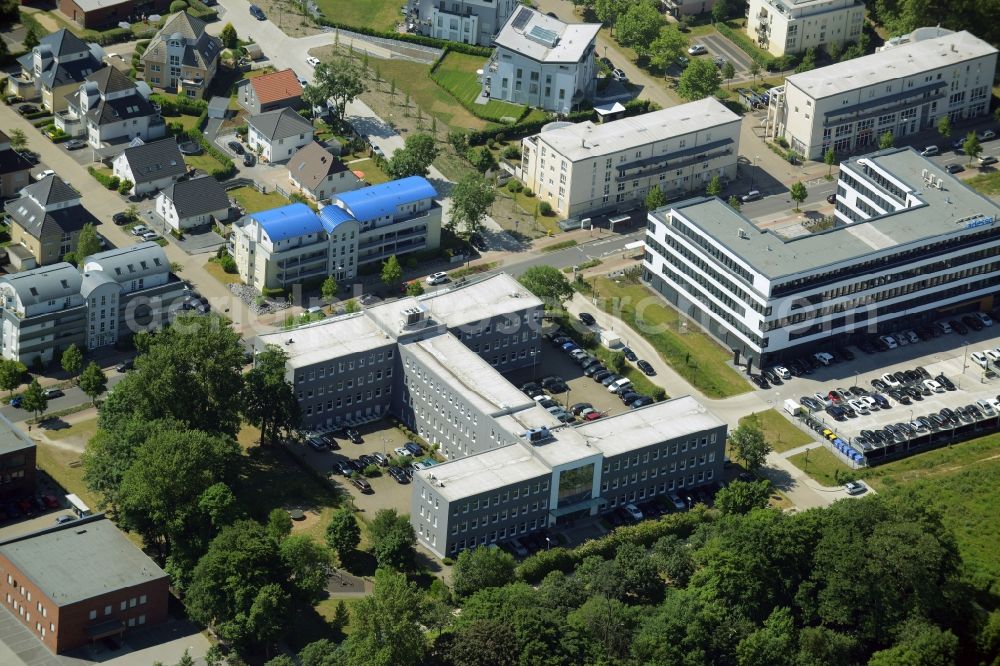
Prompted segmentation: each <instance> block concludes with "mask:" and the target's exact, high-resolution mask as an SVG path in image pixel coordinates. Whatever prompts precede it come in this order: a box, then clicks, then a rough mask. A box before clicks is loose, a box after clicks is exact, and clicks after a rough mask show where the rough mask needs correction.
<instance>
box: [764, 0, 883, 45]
mask: <svg viewBox="0 0 1000 666" xmlns="http://www.w3.org/2000/svg"><path fill="white" fill-rule="evenodd" d="M864 20H865V5H864V3H863V2H860V1H858V0H812V1H810V2H797V3H794V4H793V3H791V2H786V1H785V0H750V2H749V5H748V6H747V27H746V31H747V35H748V36H749V37H750V38H751V39H753V40H754V41H756V42H757V44H758V45H759V46H760V47H761V48H764V49H767V51H768V52H769V53H771V54H773V55H776V56H780V55H784V54H786V53H802V52H804V51H805V50H806V49H809V48H816V47H817V46H825V45H828V44H834V43H837V44H840V45H841V46H843V45H844V43H845V42H855V41H857V40H858V39H859V38H860V37H861V31H862V28H863V27H864Z"/></svg>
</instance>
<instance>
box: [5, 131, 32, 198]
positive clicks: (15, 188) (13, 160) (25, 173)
mask: <svg viewBox="0 0 1000 666" xmlns="http://www.w3.org/2000/svg"><path fill="white" fill-rule="evenodd" d="M30 182H31V162H29V161H28V159H27V158H26V157H25V156H24V155H22V154H21V153H19V152H17V151H16V150H14V149H13V148H11V145H10V137H9V136H7V135H6V134H4V133H3V132H0V199H9V198H10V197H13V196H14V195H16V194H17V193H18V192H20V191H21V188H22V187H24V186H25V185H27V184H28V183H30Z"/></svg>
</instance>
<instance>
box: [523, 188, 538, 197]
mask: <svg viewBox="0 0 1000 666" xmlns="http://www.w3.org/2000/svg"><path fill="white" fill-rule="evenodd" d="M524 196H526V197H528V198H529V199H530V198H531V197H533V196H535V193H534V192H532V191H531V188H530V187H526V188H524Z"/></svg>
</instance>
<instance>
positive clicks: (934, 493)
mask: <svg viewBox="0 0 1000 666" xmlns="http://www.w3.org/2000/svg"><path fill="white" fill-rule="evenodd" d="M789 461H790V462H792V463H793V464H794V465H796V466H797V467H799V468H800V469H803V470H804V471H806V472H807V473H808V474H809V475H810V476H812V477H813V478H814V479H816V480H817V481H819V482H821V483H824V484H827V485H833V484H834V483H835V478H834V475H835V474H836V473H837V472H838V471H839V472H840V475H841V479H840V480H841V481H843V480H844V479H850V478H859V479H864V480H865V482H866V483H868V484H869V485H870V486H872V487H873V488H874V489H875V490H877V491H878V492H880V493H892V492H897V491H902V490H906V491H910V492H914V493H916V494H917V495H918V496H919V497H920V498H922V499H924V500H926V501H927V502H928V503H929V504H930V505H931V506H933V507H935V508H936V509H937V510H938V511H939V512H940V513H941V515H942V518H943V521H944V523H945V524H946V525H948V526H949V527H950V528H951V529H952V530H953V531H954V532H955V537H956V540H957V542H958V547H959V550H960V551H961V553H962V559H963V561H964V564H965V572H966V577H967V578H968V579H969V580H970V581H971V582H972V583H973V584H974V585H975V586H976V587H977V588H979V589H988V590H990V591H991V592H992V593H993V594H1000V549H998V548H997V547H996V544H998V543H1000V521H997V519H996V516H997V515H1000V492H998V486H997V483H996V480H997V479H998V478H1000V434H993V435H988V436H986V437H980V438H977V439H972V440H969V441H967V442H963V443H960V444H955V445H953V446H947V447H944V448H941V449H935V450H933V451H927V452H925V453H920V454H917V455H914V456H910V457H908V458H904V459H902V460H897V461H895V462H891V463H887V464H885V465H879V466H877V467H871V468H868V469H860V470H856V471H851V470H849V469H848V468H847V466H846V465H844V464H842V463H841V462H840V461H839V460H838V459H837V458H836V457H835V456H834V455H833V454H832V453H830V452H829V451H828V450H827V449H825V448H823V449H814V450H812V451H809V462H808V463H806V462H805V454H799V455H797V456H793V457H792V458H790V459H789Z"/></svg>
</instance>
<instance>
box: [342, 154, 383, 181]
mask: <svg viewBox="0 0 1000 666" xmlns="http://www.w3.org/2000/svg"><path fill="white" fill-rule="evenodd" d="M347 168H348V169H350V170H351V171H360V172H362V173H363V174H364V175H365V176H364V179H365V180H366V181H367V182H368V184H369V185H378V184H379V183H385V182H388V180H389V176H388V175H386V173H385V171H382V169H381V168H380V167H379V165H377V164H375V160H373V159H363V160H358V161H356V162H351V163H349V164H348V165H347Z"/></svg>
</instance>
